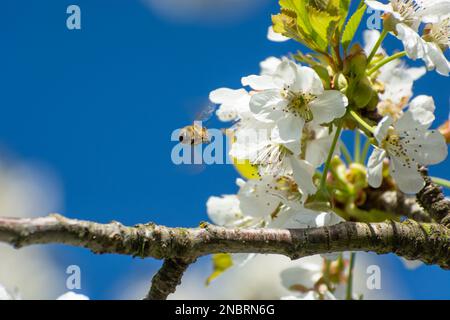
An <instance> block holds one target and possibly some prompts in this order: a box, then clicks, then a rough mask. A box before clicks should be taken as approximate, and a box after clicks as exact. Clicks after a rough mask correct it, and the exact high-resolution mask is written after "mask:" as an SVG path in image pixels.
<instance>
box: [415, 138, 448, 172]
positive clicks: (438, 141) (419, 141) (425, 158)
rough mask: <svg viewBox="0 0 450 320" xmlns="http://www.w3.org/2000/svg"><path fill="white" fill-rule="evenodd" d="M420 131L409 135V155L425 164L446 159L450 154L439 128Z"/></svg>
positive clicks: (436, 162)
mask: <svg viewBox="0 0 450 320" xmlns="http://www.w3.org/2000/svg"><path fill="white" fill-rule="evenodd" d="M413 132H414V131H413ZM419 133H420V134H417V135H411V134H410V135H409V136H408V137H407V138H408V141H409V142H408V144H407V152H408V155H409V157H410V158H412V159H414V160H415V162H418V163H420V164H423V165H431V164H438V163H440V162H442V161H444V160H445V159H446V158H447V155H448V148H447V143H446V142H445V138H444V136H443V135H442V134H441V133H440V132H439V131H438V130H431V131H427V132H424V133H421V132H419ZM413 138H414V139H413Z"/></svg>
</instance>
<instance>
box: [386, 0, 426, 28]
mask: <svg viewBox="0 0 450 320" xmlns="http://www.w3.org/2000/svg"><path fill="white" fill-rule="evenodd" d="M391 5H392V8H393V9H394V11H395V12H398V13H399V14H400V15H401V16H402V18H403V22H404V23H406V24H408V25H411V24H413V23H414V22H415V21H416V20H417V18H416V12H417V11H419V10H420V9H421V8H422V7H421V6H420V5H419V4H418V3H417V2H416V0H391Z"/></svg>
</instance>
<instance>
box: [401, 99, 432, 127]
mask: <svg viewBox="0 0 450 320" xmlns="http://www.w3.org/2000/svg"><path fill="white" fill-rule="evenodd" d="M434 110H435V104H434V100H433V97H430V96H425V95H420V96H417V97H415V98H414V99H413V100H412V101H411V102H410V103H409V108H408V111H409V112H410V113H411V117H412V118H413V119H414V121H415V122H417V123H420V124H421V126H423V127H424V128H429V127H430V125H431V124H432V123H433V121H434V119H435V116H434ZM400 120H401V119H400ZM396 128H398V126H397V125H396Z"/></svg>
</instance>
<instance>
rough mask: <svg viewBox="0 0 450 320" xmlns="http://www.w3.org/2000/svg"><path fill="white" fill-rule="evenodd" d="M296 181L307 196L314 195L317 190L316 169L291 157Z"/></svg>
mask: <svg viewBox="0 0 450 320" xmlns="http://www.w3.org/2000/svg"><path fill="white" fill-rule="evenodd" d="M289 160H290V164H291V167H292V172H293V175H294V180H295V182H296V183H297V185H298V187H299V189H300V190H301V191H302V192H303V193H304V194H306V195H310V194H314V193H315V192H316V190H317V188H316V186H315V185H314V183H313V180H312V178H313V175H314V167H313V166H312V165H311V164H309V163H308V162H306V161H304V160H299V159H297V158H296V157H293V156H291V157H289Z"/></svg>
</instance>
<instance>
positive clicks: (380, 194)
mask: <svg viewBox="0 0 450 320" xmlns="http://www.w3.org/2000/svg"><path fill="white" fill-rule="evenodd" d="M362 208H363V209H366V210H370V209H378V210H381V211H384V212H388V213H391V214H396V215H400V216H405V217H408V218H409V219H413V220H415V221H418V222H431V220H432V219H431V217H430V215H429V214H428V213H427V212H425V210H423V209H422V207H421V206H420V205H419V204H418V203H417V201H416V198H415V197H411V196H407V195H405V194H404V193H402V192H401V191H396V190H391V191H378V190H377V189H373V190H371V192H368V193H367V201H366V204H365V205H364V206H362Z"/></svg>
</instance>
